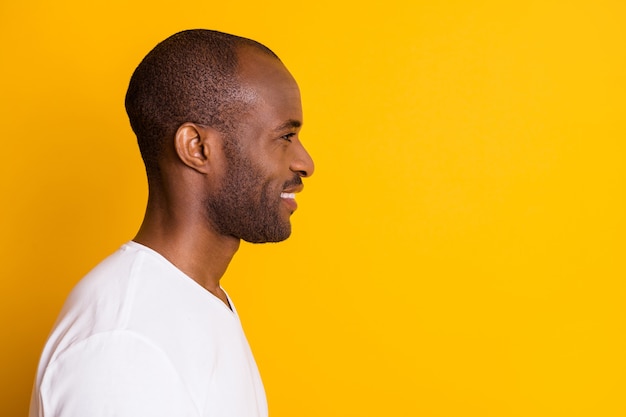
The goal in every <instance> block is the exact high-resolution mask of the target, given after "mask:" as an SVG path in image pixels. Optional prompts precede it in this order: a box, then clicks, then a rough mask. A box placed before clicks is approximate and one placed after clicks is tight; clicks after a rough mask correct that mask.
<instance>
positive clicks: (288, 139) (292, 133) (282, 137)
mask: <svg viewBox="0 0 626 417" xmlns="http://www.w3.org/2000/svg"><path fill="white" fill-rule="evenodd" d="M295 135H296V134H295V133H294V132H291V133H287V134H286V135H283V136H281V137H280V138H281V139H283V140H286V141H287V142H289V143H291V138H292V137H294V136H295Z"/></svg>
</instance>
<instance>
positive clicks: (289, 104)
mask: <svg viewBox="0 0 626 417" xmlns="http://www.w3.org/2000/svg"><path fill="white" fill-rule="evenodd" d="M238 58H239V65H238V75H239V78H240V82H241V85H242V87H243V88H244V90H247V93H248V94H246V95H249V98H251V99H252V102H253V103H254V104H256V105H257V106H259V107H260V108H262V109H263V111H264V112H266V113H268V114H267V116H273V117H275V118H278V119H293V120H300V121H301V119H302V105H301V100H300V89H299V88H298V84H297V83H296V81H295V80H294V78H293V77H292V75H291V74H290V73H289V71H288V70H287V68H285V66H284V65H283V64H282V62H280V60H278V59H277V58H275V57H273V56H271V55H268V54H266V53H264V52H261V51H258V50H256V49H254V48H252V47H242V48H241V49H240V50H239V51H238ZM270 113H271V114H270Z"/></svg>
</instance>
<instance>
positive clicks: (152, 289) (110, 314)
mask: <svg viewBox="0 0 626 417" xmlns="http://www.w3.org/2000/svg"><path fill="white" fill-rule="evenodd" d="M229 301H230V300H229ZM230 305H231V306H232V310H231V309H229V308H228V306H226V305H225V304H224V303H223V302H222V301H221V300H219V299H218V298H217V297H215V296H214V295H213V294H211V293H210V292H208V291H207V290H206V289H204V288H203V287H202V286H200V285H199V284H198V283H196V282H195V281H194V280H193V279H191V278H190V277H188V276H187V275H185V274H184V273H183V272H181V271H180V270H179V269H177V268H176V267H175V266H174V265H172V264H171V263H170V262H169V261H167V260H166V259H165V258H163V257H162V256H161V255H159V254H158V253H157V252H155V251H153V250H151V249H149V248H147V247H145V246H143V245H140V244H138V243H135V242H129V243H127V244H125V245H123V246H122V247H121V248H120V249H119V250H118V251H117V252H115V253H114V254H113V255H111V256H110V257H108V258H107V259H105V260H104V261H103V262H102V263H100V264H99V265H98V266H97V267H96V268H94V269H93V270H92V271H91V272H90V273H89V274H87V276H85V278H83V279H82V280H81V281H80V282H79V283H78V285H77V286H76V287H75V288H74V290H73V291H72V293H71V294H70V296H69V297H68V299H67V301H66V303H65V305H64V307H63V310H62V311H61V314H60V316H59V318H58V319H57V322H56V324H55V326H54V328H53V330H52V333H51V335H50V338H49V339H48V342H47V343H46V346H45V348H44V351H43V354H42V356H41V361H40V363H39V369H38V372H37V379H36V381H35V386H34V390H33V397H32V400H31V408H30V417H99V416H116V417H161V416H162V417H187V416H193V417H227V416H228V417H266V416H267V402H266V399H265V391H264V389H263V384H262V382H261V378H260V376H259V372H258V369H257V366H256V363H255V361H254V358H253V356H252V352H251V351H250V347H249V346H248V342H247V340H246V337H245V335H244V333H243V330H242V328H241V323H240V321H239V317H238V315H237V312H236V310H235V307H234V305H233V303H232V302H231V303H230Z"/></svg>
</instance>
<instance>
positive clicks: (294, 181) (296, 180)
mask: <svg viewBox="0 0 626 417" xmlns="http://www.w3.org/2000/svg"><path fill="white" fill-rule="evenodd" d="M298 185H302V178H301V177H300V175H298V174H294V176H293V178H292V179H290V180H289V181H286V182H285V183H284V184H283V190H285V189H287V188H289V187H294V186H298Z"/></svg>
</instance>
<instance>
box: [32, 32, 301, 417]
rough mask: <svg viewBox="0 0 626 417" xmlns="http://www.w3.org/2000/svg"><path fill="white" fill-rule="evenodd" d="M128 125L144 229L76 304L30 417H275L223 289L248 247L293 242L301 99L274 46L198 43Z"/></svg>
mask: <svg viewBox="0 0 626 417" xmlns="http://www.w3.org/2000/svg"><path fill="white" fill-rule="evenodd" d="M126 109H127V112H128V116H129V119H130V123H131V126H132V128H133V131H134V132H135V134H136V136H137V140H138V143H139V148H140V151H141V155H142V158H143V160H144V163H145V166H146V172H147V176H148V186H149V197H148V205H147V209H146V214H145V218H144V221H143V223H142V225H141V228H140V230H139V232H138V233H137V236H136V237H135V238H134V239H133V241H131V242H129V243H127V244H125V245H123V246H122V247H121V248H120V249H119V250H118V251H117V252H116V253H114V254H113V255H111V256H110V257H108V258H107V259H105V260H104V261H103V262H102V263H101V264H100V265H98V266H97V267H96V268H95V269H94V270H93V271H91V272H90V273H89V274H88V275H87V276H86V277H85V278H83V280H81V282H80V283H79V284H78V285H77V286H76V288H75V289H74V290H73V291H72V293H71V294H70V296H69V298H68V300H67V301H66V304H65V306H64V307H63V310H62V312H61V314H60V317H59V318H58V320H57V323H56V324H55V327H54V329H53V331H52V333H51V335H50V338H49V340H48V342H47V344H46V346H45V348H44V351H43V354H42V358H41V362H40V365H39V370H38V374H37V379H36V382H35V387H34V391H33V397H32V401H31V410H30V415H31V417H35V416H38V417H42V416H45V417H52V416H55V417H56V416H59V417H70V416H72V417H74V416H75V417H96V416H120V417H127V416H128V417H131V416H132V417H142V416H145V417H155V416H163V417H165V416H167V417H183V416H197V417H201V416H215V417H221V416H231V417H257V416H267V404H266V399H265V393H264V390H263V386H262V383H261V379H260V377H259V374H258V370H257V367H256V364H255V362H254V359H253V356H252V354H251V352H250V348H249V346H248V343H247V341H246V338H245V336H244V334H243V331H242V329H241V325H240V322H239V318H238V316H237V312H236V310H235V307H234V305H233V303H232V301H231V300H230V298H229V297H228V295H227V294H226V292H224V290H223V289H222V288H221V286H220V278H221V277H222V275H223V274H224V272H225V271H226V268H227V267H228V264H229V262H230V260H231V258H232V257H233V255H234V254H235V252H236V251H237V249H238V247H239V243H240V240H241V239H243V240H246V241H249V242H255V243H261V242H278V241H282V240H284V239H286V238H287V237H288V236H289V235H290V233H291V226H290V216H291V214H292V213H293V212H294V210H295V209H296V206H297V205H296V202H295V193H297V192H299V191H301V190H302V187H303V185H302V180H301V178H302V177H308V176H309V175H311V174H312V173H313V161H312V160H311V158H310V156H309V155H308V153H307V152H306V150H305V149H304V147H303V146H302V144H301V142H300V140H299V137H298V134H299V131H300V126H301V124H302V109H301V103H300V93H299V90H298V86H297V84H296V82H295V81H294V79H293V78H292V76H291V75H290V74H289V72H288V71H287V69H286V68H285V67H284V66H283V64H282V63H281V61H280V60H279V59H278V58H277V57H276V55H274V53H273V52H271V51H270V50H269V49H267V48H266V47H265V46H263V45H261V44H259V43H257V42H255V41H252V40H249V39H245V38H240V37H237V36H233V35H228V34H225V33H220V32H215V31H208V30H191V31H184V32H181V33H178V34H175V35H173V36H171V37H170V38H168V39H166V40H165V41H163V42H161V43H160V44H159V45H157V46H156V47H155V48H154V49H153V50H152V51H151V52H150V53H149V54H148V55H147V56H146V57H145V58H144V60H143V61H142V62H141V64H140V65H139V66H138V67H137V69H136V70H135V73H134V74H133V76H132V78H131V81H130V85H129V88H128V92H127V95H126Z"/></svg>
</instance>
